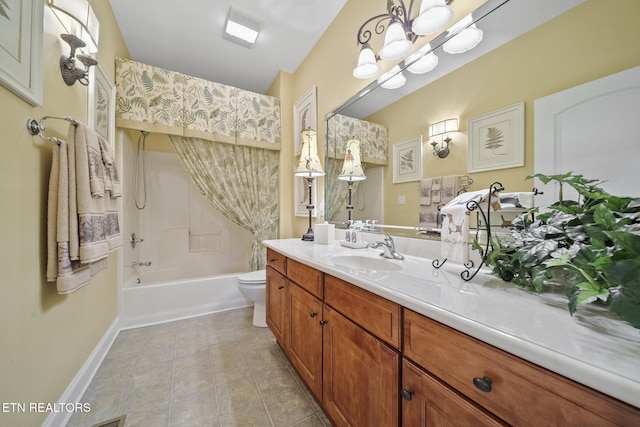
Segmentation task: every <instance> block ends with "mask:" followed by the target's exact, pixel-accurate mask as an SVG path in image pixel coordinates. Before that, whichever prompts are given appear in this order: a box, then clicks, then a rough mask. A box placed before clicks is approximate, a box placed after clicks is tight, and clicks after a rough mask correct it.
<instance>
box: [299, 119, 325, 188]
mask: <svg viewBox="0 0 640 427" xmlns="http://www.w3.org/2000/svg"><path fill="white" fill-rule="evenodd" d="M301 138H302V153H300V161H299V162H298V167H296V170H295V171H294V172H293V174H294V175H296V176H302V177H308V178H312V177H316V176H324V170H323V169H322V165H321V164H320V157H318V135H317V133H316V131H315V130H311V129H305V130H303V131H302V135H301Z"/></svg>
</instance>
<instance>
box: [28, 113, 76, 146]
mask: <svg viewBox="0 0 640 427" xmlns="http://www.w3.org/2000/svg"><path fill="white" fill-rule="evenodd" d="M47 119H56V120H65V121H67V122H69V123H73V124H74V125H77V124H78V122H76V121H75V120H74V119H73V117H70V116H65V117H56V116H43V117H42V118H41V119H40V121H36V119H29V120H27V132H29V134H30V135H34V136H35V135H38V136H39V137H40V138H42V139H46V140H47V141H51V142H54V143H56V144H58V145H60V139H58V138H56V137H55V136H44V121H45V120H47Z"/></svg>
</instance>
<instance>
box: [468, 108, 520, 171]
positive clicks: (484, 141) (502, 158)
mask: <svg viewBox="0 0 640 427" xmlns="http://www.w3.org/2000/svg"><path fill="white" fill-rule="evenodd" d="M467 129H468V130H469V147H468V157H467V171H468V172H482V171H490V170H495V169H507V168H514V167H518V166H524V102H519V103H517V104H513V105H510V106H508V107H504V108H501V109H499V110H495V111H492V112H490V113H486V114H482V115H480V116H477V117H473V118H471V119H469V121H468V123H467Z"/></svg>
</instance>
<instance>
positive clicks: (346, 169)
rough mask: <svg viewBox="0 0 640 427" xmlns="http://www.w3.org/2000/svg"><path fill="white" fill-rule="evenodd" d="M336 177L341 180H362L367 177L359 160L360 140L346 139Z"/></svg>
mask: <svg viewBox="0 0 640 427" xmlns="http://www.w3.org/2000/svg"><path fill="white" fill-rule="evenodd" d="M338 179H341V180H343V181H362V180H363V179H367V177H366V176H365V174H364V171H363V170H362V163H361V161H360V141H358V140H357V139H355V138H351V139H350V140H348V141H347V152H346V154H345V155H344V163H343V164H342V171H341V172H340V175H339V176H338Z"/></svg>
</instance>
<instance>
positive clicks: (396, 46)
mask: <svg viewBox="0 0 640 427" xmlns="http://www.w3.org/2000/svg"><path fill="white" fill-rule="evenodd" d="M411 45H412V43H411V41H410V40H409V39H407V35H406V34H405V31H404V28H403V27H402V24H401V23H400V21H397V20H395V21H391V24H389V28H387V33H386V34H385V35H384V46H383V47H382V49H380V54H379V55H380V58H382V59H398V58H400V57H401V56H402V55H404V54H405V53H407V52H409V50H410V49H411Z"/></svg>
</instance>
